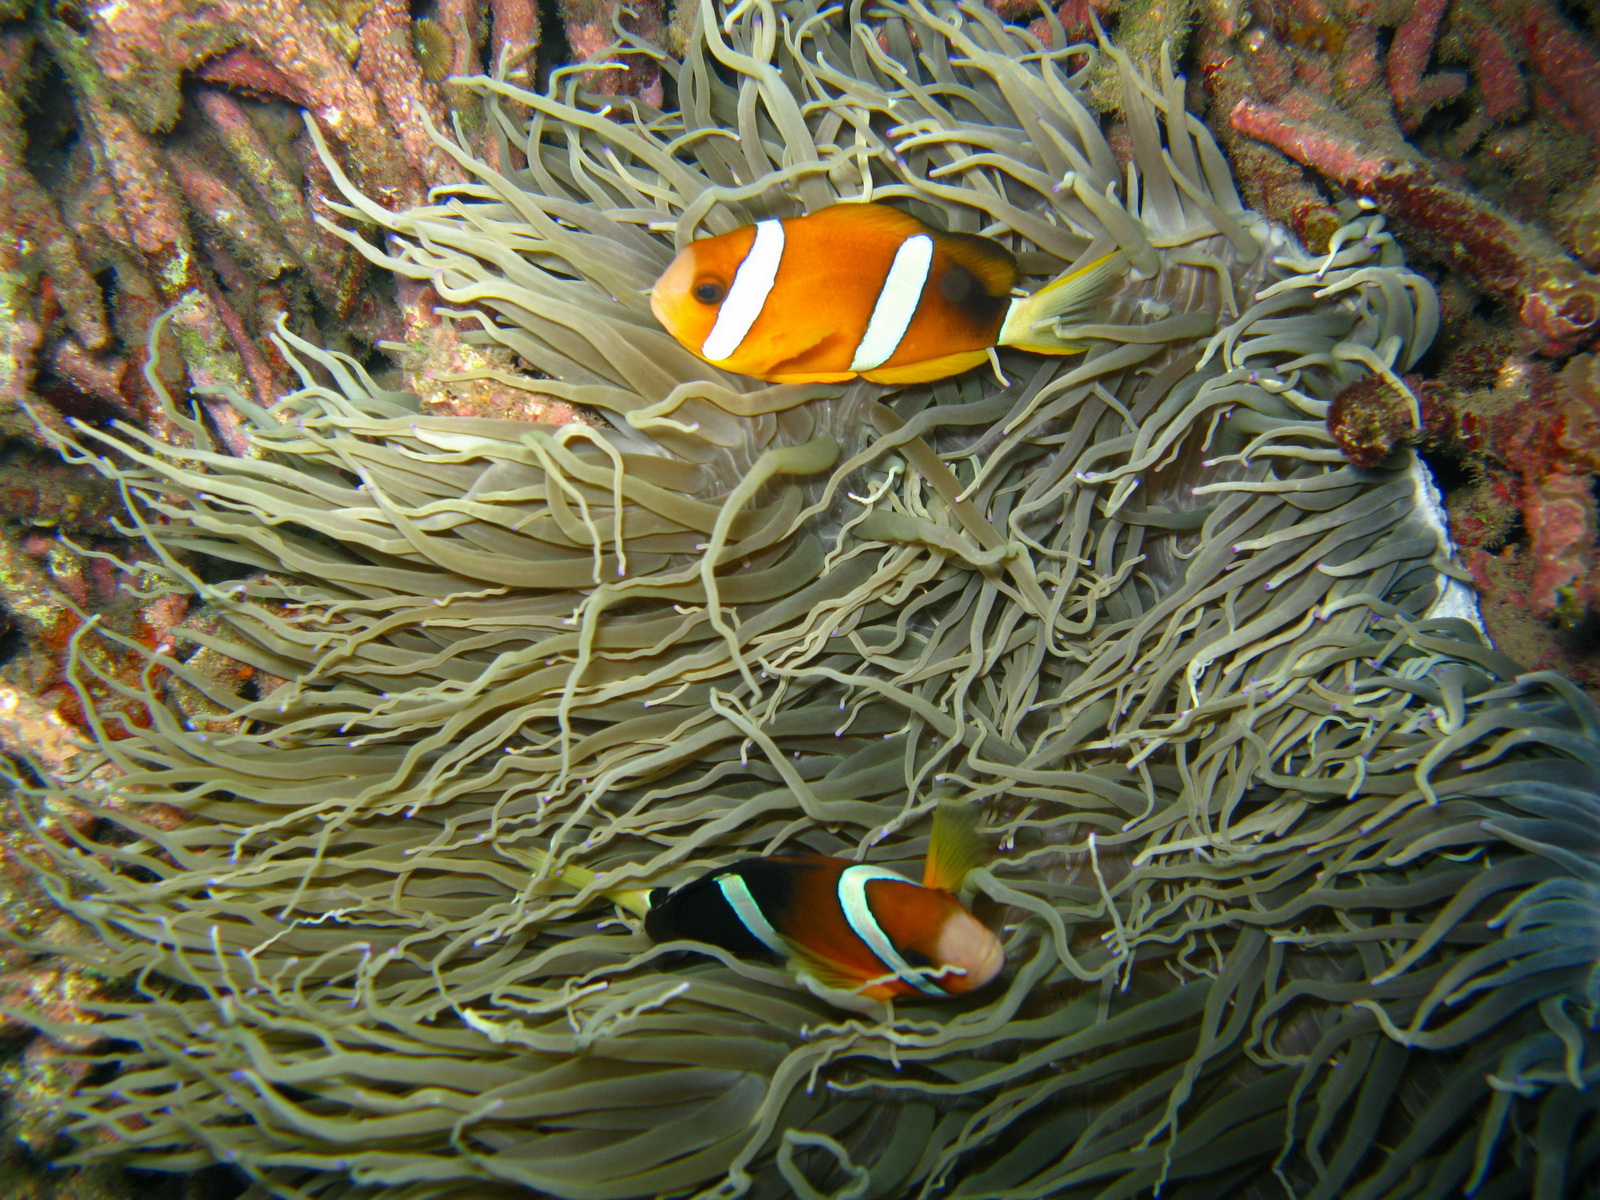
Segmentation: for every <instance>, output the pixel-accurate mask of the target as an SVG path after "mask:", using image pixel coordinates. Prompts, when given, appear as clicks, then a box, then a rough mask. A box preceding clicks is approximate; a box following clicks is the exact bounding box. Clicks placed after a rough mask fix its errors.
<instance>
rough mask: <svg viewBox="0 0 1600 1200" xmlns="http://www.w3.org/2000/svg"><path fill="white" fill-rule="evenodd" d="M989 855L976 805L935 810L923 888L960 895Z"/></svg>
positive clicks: (923, 871) (949, 804)
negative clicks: (969, 875)
mask: <svg viewBox="0 0 1600 1200" xmlns="http://www.w3.org/2000/svg"><path fill="white" fill-rule="evenodd" d="M987 857H988V852H987V851H986V850H985V849H984V845H983V839H982V838H981V837H980V836H979V833H978V809H977V807H976V806H975V805H972V804H961V803H947V804H941V805H939V807H938V808H936V809H934V810H933V838H932V840H931V841H930V842H929V843H928V860H927V862H926V863H924V864H923V867H922V886H923V887H930V888H938V889H939V890H940V891H943V892H952V893H953V892H957V891H960V890H961V885H962V883H963V882H965V881H966V878H967V876H968V874H970V873H971V871H972V869H973V868H974V867H978V866H981V865H982V864H983V861H984V859H986V858H987Z"/></svg>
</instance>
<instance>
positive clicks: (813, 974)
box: [789, 940, 870, 996]
mask: <svg viewBox="0 0 1600 1200" xmlns="http://www.w3.org/2000/svg"><path fill="white" fill-rule="evenodd" d="M789 969H790V970H791V971H793V972H794V973H795V974H796V975H799V976H803V977H809V978H811V979H813V980H815V981H816V982H817V983H819V984H821V985H822V986H823V987H825V988H828V989H829V990H831V991H835V992H853V993H855V994H856V995H858V996H859V995H864V994H870V990H867V991H864V990H863V985H864V984H867V983H869V982H870V978H869V977H867V976H864V975H860V974H858V973H857V972H855V971H852V970H851V969H850V968H849V967H847V966H844V965H843V964H842V963H839V962H836V961H834V960H833V959H831V958H828V957H827V956H826V955H823V954H819V953H818V952H817V951H815V950H813V949H811V948H810V947H809V946H805V945H802V944H801V943H799V942H796V941H792V940H791V941H790V943H789Z"/></svg>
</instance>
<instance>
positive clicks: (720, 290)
mask: <svg viewBox="0 0 1600 1200" xmlns="http://www.w3.org/2000/svg"><path fill="white" fill-rule="evenodd" d="M690 294H691V295H693V296H694V298H695V299H696V300H698V301H700V303H701V304H721V303H722V301H723V298H724V297H725V296H727V294H728V289H727V288H725V287H723V286H722V281H721V280H720V279H702V280H700V282H698V283H696V284H695V285H694V290H693V291H692V292H691V293H690Z"/></svg>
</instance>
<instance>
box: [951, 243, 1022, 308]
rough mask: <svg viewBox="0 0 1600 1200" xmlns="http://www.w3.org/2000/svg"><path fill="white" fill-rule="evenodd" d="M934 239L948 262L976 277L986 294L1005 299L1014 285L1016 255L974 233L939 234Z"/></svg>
mask: <svg viewBox="0 0 1600 1200" xmlns="http://www.w3.org/2000/svg"><path fill="white" fill-rule="evenodd" d="M935 237H936V239H937V240H938V242H939V244H940V246H942V247H943V249H944V252H945V253H946V254H948V255H949V256H950V259H951V261H952V262H957V263H960V264H961V265H962V266H963V267H965V268H966V269H967V270H969V271H971V272H972V273H973V275H975V276H977V278H978V279H979V281H981V282H982V284H983V288H984V290H985V291H986V292H988V293H989V295H991V296H994V297H1000V296H1004V295H1006V294H1007V293H1008V292H1010V291H1011V289H1012V288H1014V287H1016V286H1017V256H1016V255H1015V254H1013V253H1011V251H1009V250H1007V249H1006V248H1005V247H1004V246H1002V245H1001V244H1000V243H999V242H997V241H995V240H994V239H993V238H986V237H983V236H981V235H980V234H976V233H940V234H936V235H935Z"/></svg>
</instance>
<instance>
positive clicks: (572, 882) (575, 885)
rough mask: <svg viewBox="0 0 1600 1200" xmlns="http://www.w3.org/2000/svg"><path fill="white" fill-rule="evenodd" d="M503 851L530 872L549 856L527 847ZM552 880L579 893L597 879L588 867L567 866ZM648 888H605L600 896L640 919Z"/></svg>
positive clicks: (647, 905) (647, 903) (647, 904)
mask: <svg viewBox="0 0 1600 1200" xmlns="http://www.w3.org/2000/svg"><path fill="white" fill-rule="evenodd" d="M504 849H505V851H506V852H507V853H509V854H510V855H511V857H513V858H515V859H517V860H518V861H519V862H521V863H522V864H523V865H524V866H526V867H527V868H528V869H529V870H530V871H538V870H539V869H540V868H542V867H543V866H544V864H545V863H546V862H548V861H549V860H550V856H549V855H548V854H546V853H545V852H544V851H543V850H534V849H532V848H531V847H528V846H508V847H504ZM554 878H556V879H557V880H559V881H560V882H562V883H564V884H566V885H567V886H568V887H569V888H571V889H572V890H573V891H575V892H581V891H583V889H584V888H586V887H588V886H589V885H591V884H592V883H594V881H595V880H596V879H597V878H598V876H597V875H596V874H595V873H594V872H593V871H591V870H589V868H588V867H579V866H569V867H563V868H562V869H561V870H559V871H557V872H556V873H555V875H554ZM650 891H651V889H649V888H607V889H605V890H603V891H602V892H601V893H600V894H601V895H602V896H604V897H605V898H606V899H607V900H609V901H611V903H613V904H615V905H616V906H617V907H618V908H625V909H627V910H628V911H629V912H631V913H633V915H634V916H636V917H642V916H644V915H645V914H646V913H648V912H649V911H650Z"/></svg>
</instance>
